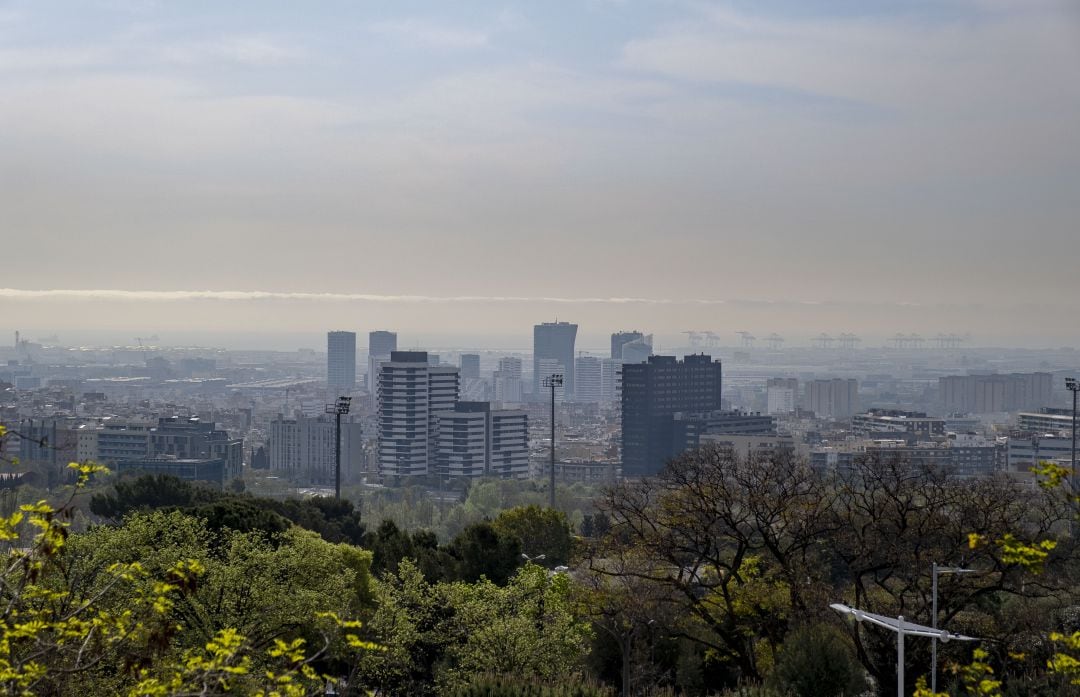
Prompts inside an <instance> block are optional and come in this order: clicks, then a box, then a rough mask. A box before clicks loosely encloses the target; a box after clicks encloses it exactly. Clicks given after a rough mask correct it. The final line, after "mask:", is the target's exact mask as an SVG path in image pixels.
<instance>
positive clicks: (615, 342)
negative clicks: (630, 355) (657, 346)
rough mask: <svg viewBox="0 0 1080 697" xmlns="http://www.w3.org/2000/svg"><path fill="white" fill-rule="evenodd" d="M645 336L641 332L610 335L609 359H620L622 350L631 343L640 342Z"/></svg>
mask: <svg viewBox="0 0 1080 697" xmlns="http://www.w3.org/2000/svg"><path fill="white" fill-rule="evenodd" d="M644 338H645V335H644V334H642V333H641V332H637V331H634V332H615V333H614V334H612V335H611V357H612V358H615V359H620V360H621V359H622V348H623V346H625V345H626V344H629V343H630V342H631V341H642V340H644Z"/></svg>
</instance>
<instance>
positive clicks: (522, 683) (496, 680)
mask: <svg viewBox="0 0 1080 697" xmlns="http://www.w3.org/2000/svg"><path fill="white" fill-rule="evenodd" d="M614 695H615V693H614V691H612V690H611V689H609V688H606V687H602V686H600V685H597V684H596V683H593V682H575V683H574V684H567V683H558V684H552V683H544V682H539V681H535V680H523V679H521V678H515V677H513V676H509V675H481V676H478V677H477V678H476V679H474V680H473V681H472V682H471V683H469V684H468V685H467V686H465V687H459V688H457V689H456V690H454V691H453V692H451V693H450V697H614Z"/></svg>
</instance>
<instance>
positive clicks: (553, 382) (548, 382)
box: [544, 373, 563, 510]
mask: <svg viewBox="0 0 1080 697" xmlns="http://www.w3.org/2000/svg"><path fill="white" fill-rule="evenodd" d="M562 385H563V376H562V375H560V374H558V373H555V374H553V375H549V376H548V377H546V378H544V387H550V388H551V472H550V474H551V481H550V485H551V486H550V489H551V491H549V492H548V495H549V496H550V501H549V505H550V506H551V509H552V510H554V509H555V388H556V387H562Z"/></svg>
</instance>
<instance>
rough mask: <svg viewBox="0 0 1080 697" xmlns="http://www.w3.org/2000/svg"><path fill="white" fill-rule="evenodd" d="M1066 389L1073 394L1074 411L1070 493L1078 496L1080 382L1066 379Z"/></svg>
mask: <svg viewBox="0 0 1080 697" xmlns="http://www.w3.org/2000/svg"><path fill="white" fill-rule="evenodd" d="M1065 389H1067V390H1068V391H1069V392H1072V399H1073V409H1072V459H1071V462H1070V464H1071V465H1072V474H1071V481H1070V482H1069V493H1070V494H1072V495H1073V496H1076V394H1077V393H1078V392H1080V380H1077V379H1076V378H1065Z"/></svg>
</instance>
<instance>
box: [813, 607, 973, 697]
mask: <svg viewBox="0 0 1080 697" xmlns="http://www.w3.org/2000/svg"><path fill="white" fill-rule="evenodd" d="M829 607H831V608H832V609H833V610H836V611H837V612H839V613H840V614H842V615H851V616H852V617H854V618H855V621H856V622H863V621H866V622H869V623H871V624H876V625H878V626H879V627H884V628H885V629H888V630H889V631H891V632H896V694H897V697H905V695H904V637H907V636H922V637H933V638H935V639H941V640H942V641H952V640H953V639H955V640H957V641H979V639H976V638H975V637H970V636H964V635H963V634H952V633H950V632H948V631H946V630H944V629H941V630H938V629H934V628H933V627H925V626H923V625H921V624H912V623H911V622H906V621H905V620H904V616H903V615H900V616H899V617H886V616H885V615H878V614H875V613H873V612H866V611H864V610H857V609H855V608H852V607H848V606H847V605H843V604H841V603H833V604H832V605H830V606H829Z"/></svg>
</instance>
